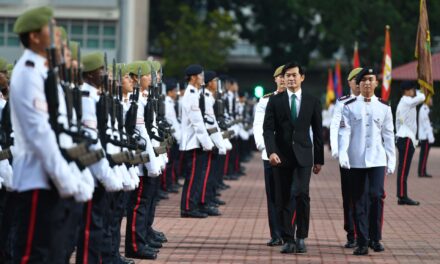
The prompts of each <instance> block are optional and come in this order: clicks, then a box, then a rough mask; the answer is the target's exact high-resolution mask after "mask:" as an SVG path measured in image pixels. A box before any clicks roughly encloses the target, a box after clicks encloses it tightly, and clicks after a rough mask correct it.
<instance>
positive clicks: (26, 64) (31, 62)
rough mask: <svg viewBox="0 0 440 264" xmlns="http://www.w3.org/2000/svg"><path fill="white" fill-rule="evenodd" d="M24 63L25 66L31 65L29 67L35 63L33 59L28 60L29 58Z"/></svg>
mask: <svg viewBox="0 0 440 264" xmlns="http://www.w3.org/2000/svg"><path fill="white" fill-rule="evenodd" d="M24 65H25V66H26V67H31V68H33V67H35V63H34V62H33V61H30V60H27V61H26V62H25V63H24Z"/></svg>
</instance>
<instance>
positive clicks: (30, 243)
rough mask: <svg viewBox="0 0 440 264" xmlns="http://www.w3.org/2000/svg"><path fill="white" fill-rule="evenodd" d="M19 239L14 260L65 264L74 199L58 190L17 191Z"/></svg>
mask: <svg viewBox="0 0 440 264" xmlns="http://www.w3.org/2000/svg"><path fill="white" fill-rule="evenodd" d="M13 196H14V197H13V198H12V199H13V201H14V206H15V209H16V218H15V219H14V221H15V225H16V230H15V232H16V234H15V235H16V239H15V240H14V244H13V260H12V263H23V264H24V263H65V260H66V259H67V258H68V257H69V256H67V254H68V252H67V249H68V241H69V239H71V238H70V237H68V236H67V233H68V229H69V228H70V226H68V225H66V224H65V223H66V222H69V218H70V217H72V215H71V208H70V205H71V203H70V201H71V199H61V198H60V196H59V195H58V193H57V191H56V190H42V189H39V190H31V191H26V192H21V193H14V195H13Z"/></svg>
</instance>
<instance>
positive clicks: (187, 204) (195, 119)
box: [180, 64, 214, 218]
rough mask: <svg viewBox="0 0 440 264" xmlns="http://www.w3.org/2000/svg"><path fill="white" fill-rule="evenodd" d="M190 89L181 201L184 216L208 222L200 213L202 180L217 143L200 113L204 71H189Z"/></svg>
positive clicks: (184, 99) (186, 97) (184, 116)
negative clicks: (211, 136) (209, 156)
mask: <svg viewBox="0 0 440 264" xmlns="http://www.w3.org/2000/svg"><path fill="white" fill-rule="evenodd" d="M185 75H186V77H187V81H188V86H187V88H186V90H185V94H184V95H183V97H182V123H181V131H182V141H181V144H180V151H184V152H185V153H184V155H185V157H184V159H185V163H186V166H185V170H186V173H185V176H186V178H185V183H184V185H183V191H182V199H181V205H180V209H181V216H182V217H194V218H206V217H207V216H208V215H207V214H205V213H202V212H201V211H200V200H201V191H202V184H203V177H204V175H205V173H206V165H207V161H208V159H207V158H208V154H207V152H208V151H211V150H212V148H213V147H214V143H213V142H212V140H211V138H210V137H209V135H208V132H207V130H206V127H205V123H204V117H203V116H202V113H201V111H200V106H199V100H200V94H199V89H200V87H201V85H203V84H204V76H203V68H202V66H200V65H197V64H193V65H190V66H188V67H187V68H186V70H185Z"/></svg>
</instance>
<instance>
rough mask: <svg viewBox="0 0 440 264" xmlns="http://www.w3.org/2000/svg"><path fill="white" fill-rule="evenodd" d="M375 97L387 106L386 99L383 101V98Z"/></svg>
mask: <svg viewBox="0 0 440 264" xmlns="http://www.w3.org/2000/svg"><path fill="white" fill-rule="evenodd" d="M377 99H379V102H381V103H382V104H384V105H386V106H389V104H388V102H387V101H385V100H383V99H382V98H380V97H379V98H377Z"/></svg>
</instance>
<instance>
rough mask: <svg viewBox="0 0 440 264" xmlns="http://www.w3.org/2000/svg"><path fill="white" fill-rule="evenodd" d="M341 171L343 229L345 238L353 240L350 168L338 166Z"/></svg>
mask: <svg viewBox="0 0 440 264" xmlns="http://www.w3.org/2000/svg"><path fill="white" fill-rule="evenodd" d="M339 171H340V172H341V192H342V207H343V208H344V230H345V232H347V240H350V241H353V240H354V239H355V238H356V236H355V229H354V211H353V200H352V198H351V185H350V170H348V169H344V168H342V167H339Z"/></svg>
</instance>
